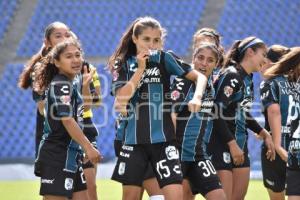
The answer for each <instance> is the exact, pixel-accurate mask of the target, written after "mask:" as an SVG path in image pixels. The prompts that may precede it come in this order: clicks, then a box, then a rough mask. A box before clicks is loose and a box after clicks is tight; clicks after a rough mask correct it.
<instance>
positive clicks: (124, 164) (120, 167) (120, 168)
mask: <svg viewBox="0 0 300 200" xmlns="http://www.w3.org/2000/svg"><path fill="white" fill-rule="evenodd" d="M125 167H126V163H124V162H120V164H119V169H118V174H119V175H124V173H125Z"/></svg>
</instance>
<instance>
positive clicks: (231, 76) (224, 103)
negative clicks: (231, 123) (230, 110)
mask: <svg viewBox="0 0 300 200" xmlns="http://www.w3.org/2000/svg"><path fill="white" fill-rule="evenodd" d="M242 84H243V83H242V81H241V80H240V78H239V77H238V75H237V74H236V73H234V72H229V73H226V74H224V75H223V77H220V80H219V82H218V85H217V95H216V103H217V104H219V105H220V106H221V107H224V108H227V107H228V106H229V105H230V104H231V103H232V102H234V101H235V96H236V93H238V92H239V91H240V88H241V85H242Z"/></svg>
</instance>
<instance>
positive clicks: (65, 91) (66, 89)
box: [60, 85, 69, 94]
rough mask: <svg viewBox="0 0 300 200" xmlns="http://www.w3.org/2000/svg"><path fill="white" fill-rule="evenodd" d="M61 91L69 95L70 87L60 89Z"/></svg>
mask: <svg viewBox="0 0 300 200" xmlns="http://www.w3.org/2000/svg"><path fill="white" fill-rule="evenodd" d="M60 91H62V92H63V93H64V94H69V86H68V85H64V86H62V88H60Z"/></svg>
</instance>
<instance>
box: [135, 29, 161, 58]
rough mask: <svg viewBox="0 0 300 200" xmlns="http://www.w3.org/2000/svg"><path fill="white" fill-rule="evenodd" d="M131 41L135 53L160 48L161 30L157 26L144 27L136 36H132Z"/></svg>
mask: <svg viewBox="0 0 300 200" xmlns="http://www.w3.org/2000/svg"><path fill="white" fill-rule="evenodd" d="M132 39H133V42H134V43H135V45H136V49H137V54H139V53H140V52H142V51H147V50H161V49H162V40H161V30H160V29H157V28H151V27H149V28H146V29H144V30H143V31H142V33H141V34H140V35H138V36H137V37H135V36H133V38H132Z"/></svg>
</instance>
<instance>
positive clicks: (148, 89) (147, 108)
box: [109, 17, 207, 200]
mask: <svg viewBox="0 0 300 200" xmlns="http://www.w3.org/2000/svg"><path fill="white" fill-rule="evenodd" d="M137 20H138V22H133V23H132V24H131V25H130V26H129V28H128V30H127V31H126V32H125V33H124V35H123V37H122V39H121V41H120V44H119V46H118V48H117V50H116V51H115V53H114V54H113V55H112V56H111V58H110V62H109V66H110V69H111V72H112V76H113V93H114V95H115V97H116V100H117V101H119V104H120V105H126V106H123V107H124V108H126V109H124V111H123V113H122V114H124V115H128V116H127V118H128V119H127V120H128V124H127V127H126V129H125V138H124V144H125V145H123V147H122V149H123V155H122V156H119V158H118V162H117V165H116V168H115V170H114V173H113V179H114V180H117V181H119V182H121V183H123V199H139V198H140V192H141V185H142V182H143V175H144V173H145V170H146V167H147V165H148V163H149V161H150V162H151V165H152V167H153V169H154V170H155V173H156V178H157V180H158V182H159V185H160V187H161V188H162V190H163V194H164V197H165V199H167V200H169V199H172V200H176V199H182V186H181V182H182V172H181V167H180V161H179V155H178V150H177V149H176V147H175V146H174V143H173V141H174V139H175V132H174V127H173V125H172V120H171V115H170V114H171V110H170V109H171V100H170V97H169V92H170V76H171V75H178V76H185V77H186V78H188V79H191V80H193V81H197V86H196V90H195V95H194V98H193V99H192V100H191V101H190V104H189V108H190V109H191V111H193V112H195V111H198V110H199V109H200V104H201V96H202V93H203V91H204V89H205V86H206V81H207V79H206V77H205V76H204V75H202V74H200V73H199V72H197V71H196V70H192V69H191V67H190V66H188V65H184V66H182V65H180V64H179V63H177V61H176V60H175V58H174V57H173V56H172V55H171V54H169V53H166V52H163V51H155V52H153V51H151V50H153V47H154V46H155V44H157V43H160V40H161V35H162V29H161V26H160V23H159V22H158V21H157V20H155V19H153V18H151V17H143V18H141V19H137ZM118 61H120V62H121V67H119V65H115V62H118Z"/></svg>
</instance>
